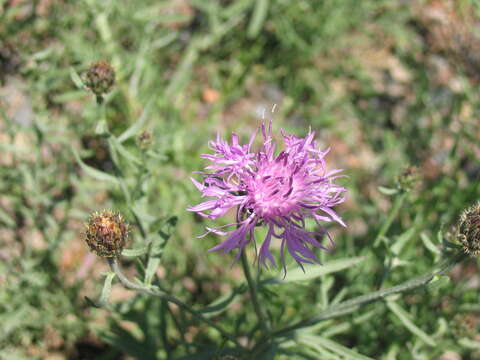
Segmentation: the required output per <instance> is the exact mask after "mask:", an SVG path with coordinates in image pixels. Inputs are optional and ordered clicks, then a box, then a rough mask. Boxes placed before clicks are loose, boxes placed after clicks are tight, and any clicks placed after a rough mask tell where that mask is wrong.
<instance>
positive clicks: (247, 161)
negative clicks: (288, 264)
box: [188, 123, 346, 267]
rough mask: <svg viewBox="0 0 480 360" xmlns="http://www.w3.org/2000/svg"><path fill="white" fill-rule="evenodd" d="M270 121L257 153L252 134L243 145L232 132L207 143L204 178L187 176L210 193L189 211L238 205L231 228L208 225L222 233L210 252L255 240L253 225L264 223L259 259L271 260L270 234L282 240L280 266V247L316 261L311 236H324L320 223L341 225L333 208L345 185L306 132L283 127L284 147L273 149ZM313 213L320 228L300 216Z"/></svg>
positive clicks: (221, 211) (208, 212)
mask: <svg viewBox="0 0 480 360" xmlns="http://www.w3.org/2000/svg"><path fill="white" fill-rule="evenodd" d="M271 128H272V125H271V123H270V126H269V127H268V128H267V126H266V125H265V124H263V125H262V135H263V144H262V146H261V147H260V149H259V150H258V151H256V152H253V151H252V144H253V141H254V138H255V136H256V133H255V134H253V135H252V137H251V138H250V141H249V143H248V144H246V145H240V144H239V141H238V137H237V135H236V134H233V135H232V141H231V144H230V143H228V142H226V141H224V140H221V139H220V138H219V137H217V139H216V141H212V142H210V143H209V145H210V148H211V149H212V150H213V152H214V153H213V154H207V155H203V156H202V157H203V158H206V159H208V160H210V161H211V162H212V164H210V165H208V166H207V167H206V170H207V172H201V173H200V174H202V175H203V177H204V178H203V182H201V183H200V182H198V181H196V180H194V179H192V181H193V183H194V184H195V186H196V187H197V189H198V190H200V191H201V193H202V195H203V196H204V197H209V198H213V199H211V200H207V201H205V202H203V203H201V204H199V205H196V206H192V207H190V208H189V209H188V210H190V211H194V212H196V213H198V214H199V215H201V216H204V217H207V218H210V219H212V220H213V219H216V218H218V217H220V216H223V215H225V214H226V213H227V211H229V210H230V209H232V208H235V207H236V208H237V219H236V223H235V224H231V225H232V226H233V225H236V229H235V230H232V231H230V232H224V231H221V230H219V228H212V229H208V232H207V233H209V232H213V233H216V234H219V235H225V236H227V239H226V240H225V241H224V242H222V243H221V244H219V245H217V246H215V247H214V248H212V249H210V251H217V250H221V251H223V252H229V251H231V250H234V249H238V250H239V251H238V254H237V256H239V255H240V254H241V251H243V249H244V247H245V246H246V245H247V244H248V243H250V242H254V243H255V244H256V238H255V234H254V229H255V227H256V226H259V225H263V226H266V228H267V233H266V236H265V238H264V239H263V241H262V243H261V246H260V249H259V251H258V253H257V255H258V260H259V263H260V264H262V265H264V266H267V260H268V261H269V262H270V263H271V264H272V265H275V259H274V257H273V256H272V254H271V252H270V244H271V242H272V241H275V240H274V239H279V240H280V241H281V261H282V264H283V266H284V267H285V257H284V256H285V250H286V251H288V253H289V254H290V255H291V256H292V257H293V258H294V259H295V260H296V261H297V263H298V264H299V265H300V266H302V263H313V262H318V259H317V257H316V255H315V254H314V252H313V251H312V248H324V246H323V245H322V244H320V242H319V241H318V240H317V239H316V235H324V234H327V236H329V235H328V233H327V232H326V231H325V229H324V228H323V226H322V225H321V222H330V221H335V222H338V223H340V224H341V225H343V226H345V224H344V222H343V221H342V219H341V218H340V217H339V216H338V215H337V214H336V212H335V211H334V210H333V207H334V206H335V205H338V204H340V203H342V202H343V201H344V200H345V196H344V193H345V191H346V189H345V188H343V187H341V186H339V185H336V184H334V183H333V180H334V179H336V178H338V177H339V176H341V175H338V173H339V172H340V171H341V170H330V171H328V170H327V168H326V164H325V160H324V157H325V155H326V154H327V153H328V150H326V151H320V150H319V149H318V148H317V145H316V142H315V140H314V136H315V134H314V132H312V131H310V132H309V133H308V135H307V136H306V137H305V138H298V137H295V136H293V135H289V134H285V133H283V132H282V136H283V142H284V149H283V150H282V151H280V152H279V153H278V154H276V152H275V148H276V144H275V141H274V140H273V138H272V131H271V130H272V129H271ZM306 218H312V219H314V220H315V221H316V222H317V224H318V225H319V226H320V229H321V231H319V232H317V233H315V232H308V231H307V230H305V219H306Z"/></svg>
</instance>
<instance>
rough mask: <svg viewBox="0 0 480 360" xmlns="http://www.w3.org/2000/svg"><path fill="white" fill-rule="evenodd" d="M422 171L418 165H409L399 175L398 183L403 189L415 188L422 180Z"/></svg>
mask: <svg viewBox="0 0 480 360" xmlns="http://www.w3.org/2000/svg"><path fill="white" fill-rule="evenodd" d="M420 180H421V177H420V172H419V170H418V168H417V167H415V166H411V165H407V166H405V167H404V168H403V170H402V172H401V173H400V175H399V176H398V179H397V183H398V186H399V188H400V189H401V190H402V191H407V192H408V191H411V190H413V189H414V188H415V187H416V186H417V185H418V183H419V182H420Z"/></svg>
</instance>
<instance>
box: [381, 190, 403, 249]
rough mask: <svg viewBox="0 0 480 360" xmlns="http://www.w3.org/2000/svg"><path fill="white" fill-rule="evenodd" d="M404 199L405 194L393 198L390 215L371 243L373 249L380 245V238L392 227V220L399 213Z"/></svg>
mask: <svg viewBox="0 0 480 360" xmlns="http://www.w3.org/2000/svg"><path fill="white" fill-rule="evenodd" d="M406 197H407V193H406V192H404V193H402V194H401V195H399V196H397V197H396V198H395V202H394V203H393V206H392V209H391V211H390V214H388V217H387V219H386V220H385V222H384V223H383V225H382V227H381V228H380V231H379V232H378V234H377V236H376V238H375V240H374V241H373V247H377V246H378V245H380V240H381V239H382V237H384V236H385V234H386V233H387V231H388V229H390V226H392V223H393V220H394V219H395V218H396V217H397V215H398V212H399V211H400V209H401V207H402V205H403V202H404V201H405V198H406Z"/></svg>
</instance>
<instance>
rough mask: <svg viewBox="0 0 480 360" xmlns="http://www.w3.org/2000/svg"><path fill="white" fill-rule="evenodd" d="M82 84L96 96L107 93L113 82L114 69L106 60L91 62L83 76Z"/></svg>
mask: <svg viewBox="0 0 480 360" xmlns="http://www.w3.org/2000/svg"><path fill="white" fill-rule="evenodd" d="M83 81H84V84H85V86H86V87H87V88H89V89H90V91H91V92H93V93H94V94H95V95H96V96H97V98H98V97H102V96H103V95H105V94H106V93H108V92H109V91H110V90H111V89H112V87H113V85H114V84H115V70H113V67H112V66H111V65H110V64H109V63H108V62H106V61H103V60H101V61H97V62H96V63H93V64H92V65H91V66H90V68H89V69H88V71H87V72H86V73H85V74H84V77H83Z"/></svg>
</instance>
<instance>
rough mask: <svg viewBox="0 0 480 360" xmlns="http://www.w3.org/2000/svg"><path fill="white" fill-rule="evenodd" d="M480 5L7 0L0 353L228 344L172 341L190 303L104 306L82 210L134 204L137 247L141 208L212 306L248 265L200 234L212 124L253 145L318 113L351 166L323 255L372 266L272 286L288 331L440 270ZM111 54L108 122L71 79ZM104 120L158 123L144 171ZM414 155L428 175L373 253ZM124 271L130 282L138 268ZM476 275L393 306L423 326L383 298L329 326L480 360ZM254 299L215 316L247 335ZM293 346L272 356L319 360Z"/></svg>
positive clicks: (1, 65)
mask: <svg viewBox="0 0 480 360" xmlns="http://www.w3.org/2000/svg"><path fill="white" fill-rule="evenodd" d="M479 14H480V6H479V5H478V3H476V1H474V0H470V1H469V0H457V1H453V0H452V1H448V0H431V1H427V0H424V1H422V0H402V1H394V0H362V1H357V0H315V1H311V0H310V1H306V0H305V1H304V0H297V1H288V0H276V1H269V0H257V1H254V0H211V1H201V0H171V1H163V0H145V1H127V0H117V1H113V0H110V1H95V0H79V1H67V0H38V1H33V0H0V151H1V152H0V358H1V359H49V360H54V359H55V360H60V359H134V358H145V359H156V358H158V359H166V358H177V357H167V355H165V354H166V353H168V351H170V350H171V351H173V353H175V349H176V346H177V345H178V342H182V341H183V343H188V344H189V343H192V344H205V345H209V344H211V343H213V340H212V334H210V333H209V332H208V331H204V330H205V329H203V328H202V326H199V327H189V328H188V329H185V331H184V332H183V334H184V336H183V339H182V340H181V341H180V340H178V334H177V333H175V332H173V333H165V332H164V327H163V326H162V322H163V321H164V320H162V319H164V317H165V316H166V315H165V313H166V312H168V311H175V309H173V310H172V309H171V308H168V309H167V308H166V304H165V303H163V302H162V301H160V300H158V299H152V298H150V297H147V296H140V295H137V294H135V293H134V292H131V291H127V290H125V289H123V288H121V286H120V285H118V284H114V286H113V288H112V293H111V296H110V302H111V304H112V307H114V309H113V310H112V309H110V310H106V309H98V308H95V307H93V306H92V304H90V303H89V302H88V301H87V300H86V299H85V296H88V297H89V298H92V299H95V298H97V297H98V296H99V294H100V291H101V289H102V284H103V279H104V277H105V276H104V275H105V272H107V271H108V267H107V265H106V264H105V262H104V261H102V260H101V259H98V258H96V257H95V256H94V255H92V254H90V253H89V251H88V248H87V246H86V244H85V242H84V227H85V226H84V224H85V222H86V221H87V220H88V216H89V214H90V213H91V212H92V211H96V210H101V209H104V208H106V209H114V210H117V211H120V212H122V213H123V214H124V215H125V217H126V219H127V221H128V222H129V223H131V236H130V241H129V246H132V247H135V245H137V244H138V243H139V242H140V241H141V240H139V239H140V237H139V236H138V234H139V227H138V226H137V224H138V223H139V220H138V219H139V218H140V219H151V222H152V223H155V222H159V223H161V224H163V225H165V224H168V225H169V226H168V229H166V230H165V228H162V229H163V230H162V234H164V235H165V237H164V238H165V239H167V240H168V242H167V240H165V245H166V246H165V247H164V254H163V257H162V263H161V265H160V267H159V269H158V271H157V272H156V277H157V279H159V280H160V281H162V284H164V286H165V287H166V288H168V289H169V290H170V291H171V292H172V293H175V294H177V295H178V296H179V297H180V298H182V299H185V301H187V302H188V303H191V304H193V305H194V306H196V307H204V306H206V305H208V304H210V303H211V302H212V301H214V300H215V299H217V298H218V297H219V296H221V295H224V294H226V293H228V292H229V291H231V290H232V289H233V288H234V287H235V286H238V285H239V283H241V282H242V281H243V280H242V279H243V275H242V272H241V269H240V268H239V266H236V265H233V266H230V265H231V264H232V261H233V257H232V256H230V255H222V254H217V253H208V254H207V253H206V251H207V250H208V249H209V248H211V247H212V246H214V244H216V243H218V241H220V240H221V239H220V238H219V237H217V236H208V237H206V238H203V239H198V238H196V236H198V235H200V234H202V233H203V231H204V228H205V226H207V225H211V223H209V222H208V221H205V220H203V219H199V218H197V217H194V216H193V215H192V214H191V213H188V212H187V211H185V209H186V207H187V206H189V205H193V204H196V203H198V202H199V200H200V198H199V194H198V192H197V191H196V189H195V188H194V187H193V185H192V184H191V182H190V177H191V176H192V172H193V171H198V170H201V169H202V168H203V167H204V166H205V161H204V160H203V159H201V158H200V154H202V153H205V152H208V141H209V140H211V139H213V138H214V137H215V136H216V133H217V132H219V133H220V134H221V135H222V136H223V137H224V138H226V137H228V136H229V134H230V133H231V132H232V131H235V132H237V133H239V136H240V137H241V139H243V140H244V141H245V140H246V139H248V137H249V136H250V134H251V132H252V131H254V130H255V129H256V128H257V127H258V126H259V124H260V123H261V121H262V119H267V120H269V119H273V124H274V131H275V132H276V133H279V130H280V128H283V129H285V130H286V131H288V132H291V133H294V134H296V135H298V136H304V135H305V134H306V133H307V132H308V129H309V127H311V128H312V129H313V130H314V131H315V132H316V134H317V139H318V141H319V144H320V147H321V148H328V147H330V148H331V152H330V153H329V155H328V156H327V164H328V166H329V168H342V169H345V174H346V175H348V177H347V178H344V179H341V180H340V182H341V184H342V185H343V186H345V187H347V188H348V192H349V198H348V201H347V202H345V203H344V204H342V206H341V207H340V208H339V209H338V211H339V213H340V214H341V215H342V216H343V218H344V220H345V221H346V223H347V224H348V227H347V228H346V229H341V228H340V227H338V226H333V227H331V228H330V229H329V230H330V231H331V233H332V235H333V237H334V238H335V243H336V247H335V249H334V250H332V251H330V252H328V253H325V252H324V253H322V254H321V256H322V260H323V261H326V262H328V261H330V260H334V259H338V258H348V257H357V256H364V257H365V259H366V260H365V261H363V262H362V263H361V264H359V265H358V266H357V267H356V268H355V269H354V270H346V271H342V272H339V273H335V274H331V275H329V276H325V277H322V279H319V278H316V279H313V280H311V281H309V282H301V283H298V284H297V283H289V284H287V285H286V286H285V287H275V288H274V289H272V293H273V295H271V296H270V295H269V296H265V299H267V298H268V299H269V302H270V306H271V307H272V310H271V311H272V313H273V314H275V313H282V314H284V315H283V320H284V321H285V323H288V322H289V321H292V320H295V319H297V320H298V319H299V318H301V317H302V316H307V315H308V314H311V313H313V312H314V311H315V309H318V306H321V305H319V304H321V299H323V300H322V301H324V300H325V298H326V297H330V296H331V297H333V298H334V297H335V296H339V298H340V299H342V298H349V297H352V296H355V295H359V294H363V293H367V292H369V291H372V290H376V289H378V288H379V287H380V286H391V285H394V284H397V283H400V282H402V281H405V280H407V279H409V278H412V277H414V276H417V275H420V274H422V273H423V272H425V271H427V270H428V269H430V268H431V267H432V264H433V263H435V262H436V261H438V259H439V258H440V255H441V254H440V253H441V250H440V248H441V247H440V245H441V242H442V238H443V237H444V236H446V235H445V234H447V233H448V232H449V230H450V228H451V226H452V225H453V224H454V223H455V222H456V220H457V219H458V216H459V214H460V212H461V211H462V209H464V208H465V207H467V206H470V205H472V204H473V203H474V202H475V201H477V200H478V199H479V198H480V196H479V195H480V145H479V144H480V143H479V136H480V123H479V120H478V116H479V106H480V99H479V96H478V89H479V81H480V76H479V74H480V17H479ZM98 60H105V61H107V62H109V63H110V64H111V65H112V67H113V68H114V69H115V72H116V84H115V86H114V88H113V90H112V91H111V92H110V93H109V94H108V95H107V96H106V97H105V109H106V114H102V113H101V110H100V107H99V106H98V105H97V103H96V101H95V96H94V95H92V94H91V93H89V92H88V91H86V90H85V89H82V88H79V87H78V86H76V83H77V85H78V77H79V76H80V78H81V77H82V74H84V73H85V71H86V70H87V69H88V67H89V66H90V65H91V64H92V63H94V62H96V61H98ZM75 79H77V82H76V81H75ZM102 116H106V119H107V122H108V127H109V129H110V131H111V132H112V133H113V134H114V135H115V136H121V135H122V134H124V132H125V130H127V129H129V128H130V127H131V126H132V124H138V127H137V128H136V131H137V132H138V133H140V132H141V131H147V132H148V133H150V134H151V135H152V141H151V143H150V144H148V145H147V147H148V149H147V150H145V149H144V148H143V147H142V146H140V145H139V141H138V140H136V139H135V137H134V136H130V137H128V138H125V139H124V141H123V142H122V146H123V148H122V149H126V150H127V151H128V152H131V153H132V154H134V155H135V158H142V163H141V165H138V164H135V161H133V160H131V161H129V160H128V157H127V158H126V159H125V158H124V159H123V160H118V159H115V158H112V152H111V151H110V150H111V149H109V144H108V143H107V141H106V140H105V137H103V136H101V135H99V134H98V129H97V130H96V127H97V124H98V120H99V119H100V118H101V117H102ZM80 159H82V160H80ZM119 162H120V163H121V166H120V165H119V164H118V163H119ZM132 163H133V165H132ZM137 165H138V166H137ZM406 166H415V167H416V169H417V171H418V174H419V178H420V179H421V181H418V182H416V183H415V186H414V188H413V189H412V190H411V191H410V192H409V193H408V194H407V195H406V197H405V198H404V199H403V200H402V203H401V206H400V208H399V211H398V214H397V216H395V218H394V219H393V221H392V224H391V226H390V227H389V229H388V231H387V233H386V234H383V235H385V237H382V242H381V243H380V245H378V244H377V245H378V246H376V247H374V246H373V243H374V239H375V238H376V237H377V235H378V233H379V230H380V229H381V227H382V224H384V223H385V220H386V218H387V216H388V214H389V213H390V211H391V210H392V206H393V204H394V203H395V201H396V199H398V194H395V192H396V191H398V178H399V176H401V174H402V172H403V171H405V170H404V169H405V167H406ZM120 168H122V171H119V169H120ZM91 169H96V170H99V171H101V172H102V173H95V172H92V171H91ZM99 174H100V175H99ZM104 174H106V175H104ZM112 178H113V180H112ZM116 178H121V179H123V180H122V181H124V183H125V184H127V185H128V186H131V188H132V189H134V191H133V194H134V195H132V196H133V198H132V199H126V197H125V194H124V192H122V186H118V184H117V183H116V182H115V179H116ZM227 221H228V219H226V220H225V223H227ZM140 222H141V220H140ZM163 225H162V226H163ZM392 244H394V245H393V246H392ZM250 255H253V253H252V254H250ZM387 265H388V266H387ZM387 267H388V269H389V271H388V274H387V275H385V269H386V268H387ZM124 268H125V269H126V272H127V273H128V274H129V275H130V276H133V275H134V274H135V271H136V268H135V264H134V263H133V261H131V260H128V259H126V260H125V261H124ZM280 272H281V269H273V270H270V271H269V272H267V273H266V275H267V276H268V275H270V276H276V275H277V274H278V273H280ZM479 287H480V278H479V277H478V266H477V262H476V261H475V260H471V261H469V262H467V263H465V264H464V265H462V266H459V267H456V268H455V269H454V270H453V272H452V274H451V277H450V279H443V280H442V281H439V282H438V283H437V285H436V286H433V287H431V288H427V289H425V290H422V291H419V292H415V293H412V294H410V295H407V296H405V297H403V298H401V299H399V300H398V303H399V304H401V306H402V307H403V309H404V312H405V314H404V315H405V316H406V317H407V318H408V319H410V320H412V321H414V322H415V324H414V328H412V327H409V326H406V322H405V318H402V317H399V316H398V314H394V313H392V312H391V311H389V309H388V308H387V307H386V306H385V305H383V304H382V303H380V304H377V305H372V306H370V307H367V308H365V309H363V310H361V311H360V312H359V313H358V314H355V315H350V316H346V317H344V318H341V319H340V320H335V321H333V320H332V321H329V322H328V323H326V324H325V325H328V326H325V328H324V329H323V330H322V331H323V333H322V334H323V335H322V336H325V337H327V338H332V339H334V340H335V341H337V342H338V343H340V344H342V345H343V346H345V347H348V348H355V349H356V350H357V351H358V352H360V353H362V354H365V355H366V356H369V357H371V358H374V359H442V360H458V359H480V333H479V328H478V324H477V322H478V315H479V311H480V305H478V300H479V295H480V293H479ZM295 294H298V295H295ZM249 306H250V305H249V302H248V299H246V298H245V297H240V298H239V300H238V301H237V302H235V303H233V304H232V305H231V306H230V307H229V309H228V310H227V311H226V312H224V313H222V314H220V315H219V317H218V321H219V322H220V321H221V322H222V323H223V324H227V325H228V326H229V327H230V328H232V329H237V330H238V332H239V333H242V331H243V330H242V329H243V326H244V325H245V324H249V323H253V322H254V320H255V317H254V314H253V312H252V311H250V312H245V311H243V310H244V307H249ZM412 329H413V330H412ZM417 329H418V330H420V332H421V333H419V332H418V331H417ZM419 334H420V335H419ZM423 334H428V336H429V338H428V339H434V344H433V345H432V343H431V342H430V341H425V338H423ZM165 339H167V340H165ZM428 339H427V340H428ZM165 344H169V346H170V347H171V349H170V350H169V349H168V348H165V346H166V345H165ZM302 346H305V344H304V345H302ZM306 346H307V347H308V344H307V345H306ZM196 350H197V348H196V347H195V346H194V345H192V347H191V353H192V354H193V353H195V351H196ZM325 354H327V352H326V353H325ZM180 355H181V356H187V355H189V354H179V356H180ZM296 356H297V355H294V354H293V353H291V354H290V355H286V354H284V355H278V356H277V357H275V358H276V359H277V358H278V359H296V358H298V359H310V358H312V359H314V358H315V356H313V355H312V356H311V357H296ZM329 356H330V355H329ZM335 356H337V357H335ZM191 358H192V359H193V358H195V359H196V358H197V357H191ZM204 358H205V359H208V358H211V357H204ZM317 358H319V359H322V358H324V359H330V358H331V359H348V358H351V357H349V356H347V355H345V354H344V355H341V354H336V353H335V352H334V351H332V353H331V356H330V357H327V355H324V356H323V357H321V356H319V357H317ZM198 359H200V357H198Z"/></svg>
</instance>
